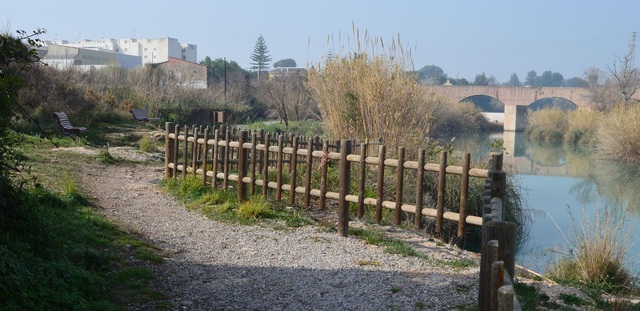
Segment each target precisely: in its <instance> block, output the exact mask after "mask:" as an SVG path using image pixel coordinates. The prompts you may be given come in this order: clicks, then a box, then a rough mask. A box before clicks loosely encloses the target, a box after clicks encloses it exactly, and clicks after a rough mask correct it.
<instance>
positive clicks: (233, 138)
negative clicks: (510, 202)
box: [165, 122, 501, 236]
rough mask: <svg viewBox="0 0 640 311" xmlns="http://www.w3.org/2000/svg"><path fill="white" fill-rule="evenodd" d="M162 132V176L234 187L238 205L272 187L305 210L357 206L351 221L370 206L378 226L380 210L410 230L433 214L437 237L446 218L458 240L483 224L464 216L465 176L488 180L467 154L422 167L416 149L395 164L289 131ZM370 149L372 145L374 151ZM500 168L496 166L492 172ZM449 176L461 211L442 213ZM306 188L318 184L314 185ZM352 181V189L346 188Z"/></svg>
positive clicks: (382, 155)
mask: <svg viewBox="0 0 640 311" xmlns="http://www.w3.org/2000/svg"><path fill="white" fill-rule="evenodd" d="M165 130H166V133H165V136H166V137H165V151H166V152H165V177H167V178H172V177H177V176H181V177H183V178H184V177H186V176H187V174H191V175H193V176H199V177H200V178H202V183H203V184H205V185H206V184H210V185H211V186H213V187H218V186H221V187H222V188H225V189H226V188H228V187H230V182H233V183H234V184H235V186H236V188H237V192H238V199H239V201H244V200H245V199H246V196H247V193H249V194H252V195H253V194H255V192H256V186H258V187H261V190H262V195H264V196H266V195H267V193H268V190H269V189H272V190H275V198H276V200H278V201H279V200H282V195H283V192H287V193H289V201H290V203H291V204H294V203H295V200H296V196H297V195H298V194H300V195H302V196H303V200H304V205H305V206H309V205H310V201H311V198H312V197H314V198H317V204H318V208H319V209H324V208H325V207H326V205H327V199H331V200H337V201H338V208H339V212H340V211H342V210H348V209H347V207H348V204H349V203H355V204H357V217H362V215H363V213H364V210H365V207H366V206H370V207H375V211H376V220H377V221H381V220H382V210H383V209H389V210H393V211H394V222H395V223H396V224H399V223H400V221H401V213H402V212H406V213H412V214H414V215H415V227H416V228H421V227H422V217H423V216H424V217H433V218H435V232H436V233H440V232H441V231H442V226H443V225H442V224H443V221H444V220H450V221H454V222H458V236H462V235H463V234H464V232H465V226H466V225H468V224H471V225H477V226H481V225H482V223H483V219H482V217H479V216H474V215H467V213H466V206H467V200H468V196H469V195H468V187H469V179H470V178H483V179H487V178H488V177H489V170H487V169H480V168H471V167H470V156H469V154H466V155H465V157H464V159H463V165H462V166H453V165H447V153H446V152H442V153H441V154H440V163H426V162H425V151H424V150H420V151H419V152H418V155H417V159H416V160H407V159H405V151H404V148H402V147H400V148H398V149H397V155H398V158H397V159H391V158H387V157H386V156H387V150H386V146H385V145H384V144H382V143H381V142H380V140H378V141H375V142H367V141H365V140H361V141H356V140H337V141H329V140H321V139H319V138H318V137H313V138H312V137H299V136H295V135H292V134H279V135H277V136H276V135H274V134H271V133H266V132H263V131H259V132H254V133H251V134H249V132H248V131H237V130H234V129H230V128H226V127H222V126H221V127H220V128H219V129H214V130H211V129H209V128H208V127H207V128H203V127H202V126H191V127H187V126H184V127H180V126H179V125H177V124H174V123H171V122H168V123H166V125H165ZM371 147H377V148H376V149H377V150H374V149H372V148H371ZM374 151H377V152H374ZM372 153H373V155H370V154H372ZM332 164H333V165H334V166H337V167H338V173H339V182H338V184H337V185H331V184H328V182H329V181H328V180H327V175H328V168H329V167H330V166H331V165H332ZM336 164H337V165H336ZM353 165H357V167H359V170H357V171H358V172H359V173H358V176H350V175H351V167H352V166H353ZM372 167H373V169H372ZM285 168H288V176H287V178H288V180H289V182H288V183H285V182H284V180H285V178H284V176H283V174H284V173H285ZM389 168H391V169H395V171H396V179H395V181H394V183H395V188H396V189H395V197H394V200H383V198H384V193H385V189H386V187H387V186H388V185H386V184H385V178H384V177H385V170H387V169H389ZM314 169H315V170H319V171H320V174H319V175H320V176H319V179H320V180H319V182H318V181H317V180H315V183H312V176H313V174H312V171H313V170H314ZM500 169H501V166H500V167H498V170H500ZM270 170H271V171H272V174H271V175H270V174H269V172H270ZM273 170H275V176H273ZM408 170H413V171H415V174H414V175H415V178H416V180H415V181H413V183H414V185H416V186H415V198H414V199H413V200H412V202H406V201H405V200H403V199H404V198H403V190H404V188H405V185H404V179H405V178H404V176H405V175H406V172H407V171H408ZM298 171H303V172H304V176H299V175H300V174H299V173H298ZM368 171H369V172H374V173H375V175H376V178H375V181H370V183H375V185H376V189H375V197H372V196H366V195H365V184H366V183H367V181H368V180H367V178H368V176H367V175H369V176H371V175H372V174H367V172H368ZM427 173H433V174H435V176H436V177H435V178H437V195H436V198H437V200H435V201H436V202H435V204H434V205H432V206H425V205H426V204H424V202H423V201H424V200H423V195H424V193H423V191H422V182H423V180H424V176H425V174H427ZM447 175H458V176H460V178H461V188H460V189H459V193H460V206H459V212H452V211H445V192H446V189H445V187H446V186H447V185H446V180H447V179H446V177H447ZM313 178H316V179H317V178H318V177H317V176H313ZM312 184H316V185H319V186H318V187H316V188H312ZM352 184H354V185H355V187H353V188H354V189H351V188H352ZM336 187H337V188H336ZM352 190H353V191H352ZM343 217H344V219H342V218H341V219H342V220H343V223H342V224H341V225H339V228H338V229H339V230H338V231H339V233H340V234H341V235H346V230H347V228H346V226H348V214H346V215H343ZM343 231H344V232H343Z"/></svg>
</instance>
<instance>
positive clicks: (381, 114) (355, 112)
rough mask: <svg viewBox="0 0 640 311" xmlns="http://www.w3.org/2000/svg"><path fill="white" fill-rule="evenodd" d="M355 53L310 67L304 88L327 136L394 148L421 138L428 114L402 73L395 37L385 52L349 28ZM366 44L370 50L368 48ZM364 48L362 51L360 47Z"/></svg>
mask: <svg viewBox="0 0 640 311" xmlns="http://www.w3.org/2000/svg"><path fill="white" fill-rule="evenodd" d="M354 37H355V38H356V43H355V44H352V46H357V49H356V50H355V51H349V52H348V53H344V54H337V55H335V56H334V57H333V58H331V59H328V60H327V61H326V62H325V63H324V65H320V66H317V67H314V68H311V69H310V70H309V73H308V84H307V85H308V87H309V89H310V90H311V92H312V94H313V95H314V97H315V99H316V101H317V103H318V106H319V108H320V110H321V112H322V116H323V118H324V121H325V122H326V124H327V125H328V128H329V131H330V135H331V136H332V137H333V138H356V137H370V138H378V137H381V138H383V140H384V141H386V142H389V143H391V144H395V145H396V146H411V145H415V144H417V143H419V142H421V141H426V140H427V135H428V134H429V132H430V128H431V120H432V116H431V115H430V114H429V110H428V109H426V108H425V104H428V103H426V102H425V101H426V100H427V98H425V97H424V96H422V94H421V90H420V88H419V86H418V82H417V78H416V76H414V75H411V74H410V73H408V72H407V66H408V64H409V63H410V53H404V51H403V49H402V46H401V43H400V38H399V36H398V38H397V39H393V40H392V41H391V45H390V46H388V49H386V51H385V53H383V54H380V53H377V52H376V50H377V49H381V50H385V45H384V43H383V41H382V40H381V39H380V38H377V37H370V36H369V35H368V34H367V33H366V32H365V35H364V39H363V40H362V41H361V40H360V35H359V30H357V29H355V28H354ZM369 44H371V46H369ZM363 45H364V47H363Z"/></svg>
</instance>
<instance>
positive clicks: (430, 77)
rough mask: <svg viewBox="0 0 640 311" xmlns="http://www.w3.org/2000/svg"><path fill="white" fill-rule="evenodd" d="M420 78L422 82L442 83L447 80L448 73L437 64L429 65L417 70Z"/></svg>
mask: <svg viewBox="0 0 640 311" xmlns="http://www.w3.org/2000/svg"><path fill="white" fill-rule="evenodd" d="M416 73H417V74H418V80H420V81H421V82H422V83H426V84H433V85H441V84H444V83H445V82H447V75H446V74H445V73H444V70H442V68H440V67H438V66H436V65H427V66H424V67H422V68H420V69H419V70H418V71H416Z"/></svg>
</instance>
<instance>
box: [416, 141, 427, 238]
mask: <svg viewBox="0 0 640 311" xmlns="http://www.w3.org/2000/svg"><path fill="white" fill-rule="evenodd" d="M424 162H425V151H424V149H419V150H418V170H417V172H416V211H415V224H414V227H415V228H416V229H422V195H423V191H422V182H423V180H424Z"/></svg>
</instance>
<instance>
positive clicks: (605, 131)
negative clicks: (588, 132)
mask: <svg viewBox="0 0 640 311" xmlns="http://www.w3.org/2000/svg"><path fill="white" fill-rule="evenodd" d="M638 137H640V107H639V106H631V107H628V108H624V107H619V108H616V109H613V110H611V111H610V112H609V113H608V114H607V116H606V118H605V119H604V120H603V122H601V125H600V127H599V129H598V132H597V139H598V147H597V153H598V155H600V156H601V157H602V158H605V159H608V160H616V161H622V162H627V163H640V140H639V139H638Z"/></svg>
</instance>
